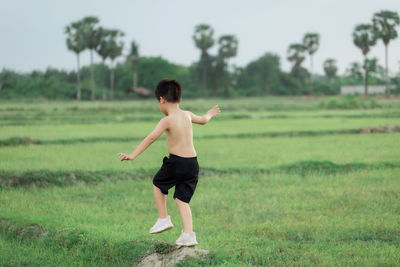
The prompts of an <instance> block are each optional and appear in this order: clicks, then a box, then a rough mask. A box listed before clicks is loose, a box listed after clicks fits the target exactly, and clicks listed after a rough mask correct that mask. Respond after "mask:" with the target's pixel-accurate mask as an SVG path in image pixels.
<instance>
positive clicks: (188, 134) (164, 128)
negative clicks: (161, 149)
mask: <svg viewBox="0 0 400 267" xmlns="http://www.w3.org/2000/svg"><path fill="white" fill-rule="evenodd" d="M155 95H156V98H157V100H158V106H159V108H160V110H161V111H162V113H164V114H165V116H166V117H164V118H163V119H161V120H160V122H159V123H158V124H157V126H156V127H155V128H154V130H153V131H152V132H151V133H150V134H149V135H148V136H147V137H146V138H144V139H143V141H142V142H141V143H140V144H139V145H138V146H137V148H136V149H135V150H134V151H133V152H132V153H131V154H128V155H126V154H123V153H118V157H119V158H120V161H124V160H133V159H135V158H136V157H137V156H138V155H139V154H140V153H142V152H143V151H144V150H145V149H146V148H147V147H148V146H149V145H151V144H152V143H153V142H154V141H155V140H157V138H158V137H160V136H161V134H162V133H163V132H165V134H166V139H167V147H168V152H169V158H167V157H164V159H163V164H162V166H161V169H160V170H159V171H158V172H157V173H156V175H155V176H154V178H153V193H154V199H155V202H156V205H157V209H158V214H159V217H158V219H157V221H156V223H155V224H154V226H153V227H152V228H151V229H150V233H152V234H155V233H161V232H163V231H166V230H169V229H171V228H172V227H173V224H172V222H171V217H170V216H169V215H168V213H167V206H166V195H167V194H168V190H169V189H170V188H171V187H173V186H175V192H174V195H173V197H174V199H175V202H176V205H177V206H178V209H179V213H180V215H181V218H182V222H183V230H182V232H181V236H180V237H179V238H178V239H177V240H176V244H177V245H180V246H194V245H197V244H198V243H197V240H196V233H195V232H193V225H192V213H191V210H190V206H189V202H190V199H191V198H192V196H193V193H194V191H195V189H196V185H197V181H198V173H199V164H198V162H197V154H196V150H195V149H194V146H193V131H192V123H197V124H206V123H207V122H208V121H209V120H210V119H211V118H213V117H215V116H217V115H218V114H219V113H220V110H219V108H218V105H216V106H214V107H213V108H211V109H210V110H209V111H208V112H207V113H206V114H205V115H203V116H197V115H195V114H193V113H192V112H190V111H187V110H182V109H180V108H179V104H180V103H181V95H182V89H181V86H180V84H179V83H178V82H177V81H176V80H171V79H162V80H161V81H160V82H159V83H158V85H157V87H156V90H155Z"/></svg>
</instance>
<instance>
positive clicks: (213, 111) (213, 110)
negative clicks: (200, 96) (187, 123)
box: [189, 105, 221, 124]
mask: <svg viewBox="0 0 400 267" xmlns="http://www.w3.org/2000/svg"><path fill="white" fill-rule="evenodd" d="M189 112H190V111H189ZM219 113H221V110H220V109H219V107H218V105H215V106H213V107H212V108H211V109H210V110H209V111H207V113H206V114H204V115H203V116H197V115H195V114H193V113H192V112H190V116H191V117H192V122H193V123H197V124H206V123H207V122H208V121H209V120H211V119H212V118H213V117H215V116H217V115H218V114H219Z"/></svg>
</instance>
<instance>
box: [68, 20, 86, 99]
mask: <svg viewBox="0 0 400 267" xmlns="http://www.w3.org/2000/svg"><path fill="white" fill-rule="evenodd" d="M65 33H66V34H67V40H66V43H67V47H68V49H69V50H71V51H73V52H74V53H75V54H76V59H77V72H76V73H77V87H76V100H78V101H80V100H81V77H80V61H79V54H80V53H81V52H82V51H83V50H85V48H86V42H85V36H84V25H83V23H82V22H81V21H77V22H73V23H71V24H70V25H68V26H66V27H65Z"/></svg>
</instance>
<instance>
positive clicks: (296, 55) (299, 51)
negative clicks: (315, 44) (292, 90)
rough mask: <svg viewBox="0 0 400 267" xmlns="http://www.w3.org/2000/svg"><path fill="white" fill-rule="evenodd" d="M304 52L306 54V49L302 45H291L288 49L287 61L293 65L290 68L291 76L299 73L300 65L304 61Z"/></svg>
mask: <svg viewBox="0 0 400 267" xmlns="http://www.w3.org/2000/svg"><path fill="white" fill-rule="evenodd" d="M305 52H306V47H305V46H304V45H303V44H298V43H296V44H291V45H290V46H289V47H288V50H287V54H288V57H287V59H288V60H289V61H290V62H292V63H293V67H292V73H293V74H296V73H298V72H299V71H300V69H301V63H303V61H304V59H305Z"/></svg>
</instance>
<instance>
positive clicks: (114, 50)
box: [108, 30, 124, 100]
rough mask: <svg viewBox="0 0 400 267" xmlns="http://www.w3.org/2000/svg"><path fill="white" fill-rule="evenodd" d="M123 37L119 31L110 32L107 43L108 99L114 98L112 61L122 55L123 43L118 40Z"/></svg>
mask: <svg viewBox="0 0 400 267" xmlns="http://www.w3.org/2000/svg"><path fill="white" fill-rule="evenodd" d="M122 36H124V33H123V32H121V31H119V30H111V31H110V40H109V42H108V57H109V58H110V59H111V65H110V69H111V73H110V99H111V100H113V98H114V60H115V59H116V58H117V57H119V56H120V55H121V54H122V49H123V48H124V43H123V42H122V41H120V40H118V38H119V37H122Z"/></svg>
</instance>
